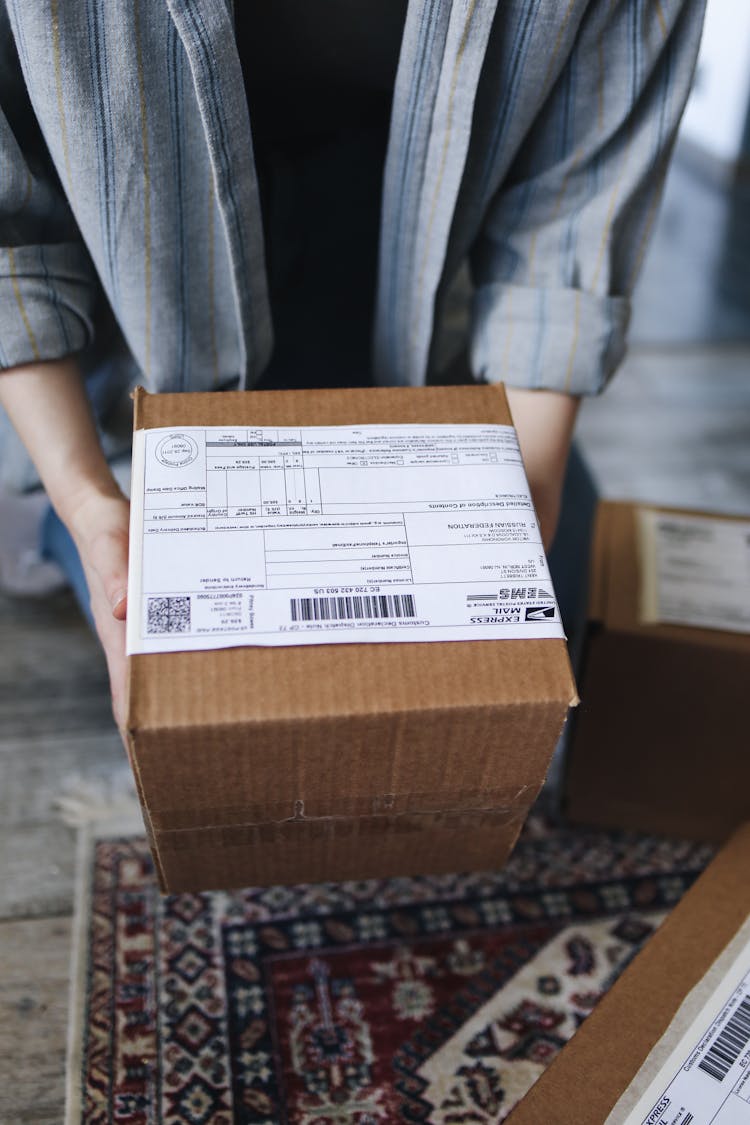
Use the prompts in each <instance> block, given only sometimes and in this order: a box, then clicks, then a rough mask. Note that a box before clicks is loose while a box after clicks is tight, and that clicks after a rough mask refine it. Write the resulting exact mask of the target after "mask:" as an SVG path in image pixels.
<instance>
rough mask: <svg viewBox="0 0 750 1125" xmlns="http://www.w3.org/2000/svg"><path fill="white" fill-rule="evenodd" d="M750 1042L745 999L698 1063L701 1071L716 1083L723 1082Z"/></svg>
mask: <svg viewBox="0 0 750 1125" xmlns="http://www.w3.org/2000/svg"><path fill="white" fill-rule="evenodd" d="M748 1041H750V998H748V997H746V998H745V999H744V1000H743V1001H742V1003H741V1004H740V1006H739V1008H738V1009H737V1011H736V1012H735V1013H734V1015H733V1016H732V1018H731V1019H730V1021H729V1023H728V1024H727V1025H726V1027H725V1028H724V1030H723V1031H722V1033H721V1035H719V1036H718V1038H717V1039H716V1040H715V1041H714V1042H713V1043H712V1044H711V1047H710V1049H709V1051H708V1053H707V1054H706V1057H705V1058H704V1059H701V1061H700V1062H699V1063H698V1066H699V1068H700V1069H701V1070H704V1071H705V1072H706V1074H710V1075H711V1077H712V1078H715V1079H716V1081H717V1082H723V1081H724V1078H725V1076H726V1074H727V1071H728V1070H729V1068H730V1067H731V1065H732V1063H733V1062H735V1061H736V1060H737V1057H738V1055H739V1053H740V1051H741V1050H742V1048H743V1047H746V1046H747V1044H748Z"/></svg>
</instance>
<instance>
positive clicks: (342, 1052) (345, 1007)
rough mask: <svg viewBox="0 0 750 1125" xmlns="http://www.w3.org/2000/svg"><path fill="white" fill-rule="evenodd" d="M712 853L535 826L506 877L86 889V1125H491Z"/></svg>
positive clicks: (128, 854)
mask: <svg viewBox="0 0 750 1125" xmlns="http://www.w3.org/2000/svg"><path fill="white" fill-rule="evenodd" d="M710 858H711V849H709V848H707V847H705V846H700V845H696V844H689V843H684V842H670V841H665V840H658V839H655V838H652V837H639V836H634V835H629V834H622V833H620V834H605V833H581V832H571V831H556V830H550V829H545V828H543V827H542V826H541V825H540V824H539V823H532V825H531V827H530V829H528V830H527V831H526V833H525V834H524V836H523V837H522V839H521V841H520V842H519V844H518V846H517V848H516V851H515V853H514V855H513V856H512V857H511V860H510V861H509V863H508V864H507V866H506V867H505V869H504V870H503V871H501V872H499V873H480V874H468V875H451V876H440V877H431V878H428V877H424V878H409V879H406V878H402V879H389V880H384V881H381V882H379V881H368V882H363V883H353V882H351V883H342V884H333V883H329V884H318V885H314V886H313V885H309V886H294V887H271V888H265V889H263V888H254V889H250V890H245V891H239V892H236V893H231V894H230V893H209V894H200V895H176V896H170V897H166V898H162V897H161V896H160V895H159V893H158V890H157V887H156V882H155V878H154V874H153V870H152V866H151V860H150V857H149V852H148V848H147V846H146V843H145V841H144V840H143V839H140V838H133V839H118V840H105V841H100V842H98V843H97V844H96V845H95V854H94V856H93V867H92V872H91V878H92V888H91V918H90V930H89V950H88V957H89V964H88V974H87V983H86V987H87V997H86V1003H85V1007H84V1009H83V1015H84V1028H85V1031H84V1032H83V1034H84V1036H85V1040H84V1045H83V1067H82V1074H81V1083H82V1102H81V1104H82V1106H83V1116H82V1120H83V1121H84V1122H86V1125H94V1123H95V1125H277V1123H283V1122H289V1123H294V1125H378V1123H389V1122H393V1123H399V1122H405V1123H413V1125H415V1123H430V1125H490V1123H495V1122H500V1121H503V1120H504V1119H505V1117H507V1115H508V1114H509V1113H510V1111H511V1110H512V1108H513V1106H514V1105H515V1104H516V1103H517V1102H518V1101H519V1100H520V1099H521V1098H522V1097H523V1095H524V1094H525V1093H526V1091H527V1090H528V1089H529V1088H530V1086H531V1085H532V1084H533V1083H534V1082H535V1081H536V1079H537V1078H538V1077H539V1075H540V1074H541V1073H542V1071H543V1069H544V1067H545V1066H547V1065H548V1063H549V1062H550V1061H551V1059H552V1058H554V1056H555V1054H556V1053H557V1052H558V1051H559V1050H560V1048H561V1047H562V1046H563V1044H564V1043H565V1042H566V1041H567V1040H568V1039H569V1038H570V1036H571V1035H573V1033H574V1032H575V1030H576V1029H577V1027H578V1026H579V1025H580V1024H581V1022H582V1021H583V1020H584V1019H585V1018H586V1016H587V1014H588V1013H589V1012H590V1011H591V1009H592V1008H593V1006H594V1005H595V1004H596V1002H597V1000H598V999H599V997H600V996H601V995H602V994H603V993H604V992H605V991H606V989H607V988H608V987H609V986H610V985H611V984H612V982H613V981H614V979H615V978H616V977H617V975H618V974H619V973H620V972H621V971H622V969H623V967H624V966H625V965H626V964H627V962H628V961H629V960H630V959H631V958H632V957H633V955H634V954H635V953H637V951H638V950H639V948H640V947H641V946H642V944H643V943H644V942H645V941H646V940H647V939H648V937H649V936H650V934H651V933H653V931H654V929H655V928H656V926H658V924H659V923H660V922H661V920H662V919H663V918H664V917H665V915H666V913H667V912H668V911H669V910H670V909H671V907H672V906H673V905H674V904H675V903H676V902H677V901H678V900H679V898H680V897H681V896H682V894H683V893H684V892H685V890H687V888H688V887H689V886H690V884H691V883H692V881H693V880H694V879H695V877H696V876H697V875H698V874H699V873H700V872H701V871H702V869H703V868H704V867H705V865H706V864H707V862H708V861H709V859H710Z"/></svg>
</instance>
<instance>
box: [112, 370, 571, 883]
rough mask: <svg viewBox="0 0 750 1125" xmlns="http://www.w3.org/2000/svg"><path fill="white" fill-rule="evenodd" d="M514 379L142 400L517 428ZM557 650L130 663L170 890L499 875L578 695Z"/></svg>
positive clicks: (225, 413)
mask: <svg viewBox="0 0 750 1125" xmlns="http://www.w3.org/2000/svg"><path fill="white" fill-rule="evenodd" d="M509 421H510V417H509V414H508V409H507V403H506V400H505V395H504V392H503V390H502V388H497V387H482V386H476V387H443V388H419V389H411V388H398V389H395V388H383V389H358V390H327V391H317V390H316V391H265V392H249V393H226V394H186V395H169V394H162V395H154V396H151V395H147V394H145V393H144V392H142V391H140V392H138V393H137V395H136V414H135V425H136V428H142V427H159V426H186V425H195V424H200V425H227V424H230V423H231V424H233V425H251V424H252V425H319V424H331V425H334V424H355V423H397V422H421V423H426V422H433V423H446V422H447V423H450V422H455V423H473V422H477V423H479V422H482V423H487V422H492V423H500V424H502V423H508V422H509ZM574 694H575V689H574V685H573V682H572V678H571V672H570V667H569V663H568V659H567V653H566V649H565V644H564V642H563V641H562V640H535V641H525V640H520V641H516V640H511V641H469V642H454V643H434V644H433V643H413V644H412V643H399V644H392V645H390V644H382V643H381V644H355V645H348V644H343V645H339V644H333V645H314V646H303V647H288V648H262V647H247V648H235V649H223V650H217V651H209V652H185V653H162V654H159V655H153V654H152V655H138V656H133V657H131V658H130V660H129V711H128V734H129V741H130V752H131V760H132V765H133V769H134V772H135V775H136V779H137V783H138V788H139V793H140V796H141V801H142V805H143V808H144V814H145V818H146V821H147V828H148V830H149V833H150V837H151V842H152V846H153V851H154V856H155V860H156V864H157V867H158V871H159V877H160V880H161V885H162V888H164V889H165V890H169V891H181V890H188V889H199V888H210V887H226V886H237V885H243V884H244V885H247V884H262V883H274V882H292V881H307V880H321V879H349V878H361V877H370V876H372V877H376V876H388V875H395V874H405V873H410V874H412V873H419V872H423V873H426V872H440V871H449V870H462V869H476V868H488V867H498V866H500V865H501V864H502V863H503V861H504V859H505V857H506V856H507V854H508V852H509V851H510V849H511V848H512V846H513V843H514V842H515V839H516V836H517V834H518V832H519V830H520V827H521V825H522V823H523V820H524V817H525V814H526V812H527V810H528V808H529V806H530V804H531V803H532V801H533V799H534V797H535V796H536V794H537V792H538V790H539V788H540V786H541V784H542V781H543V779H544V776H545V773H546V770H547V767H548V764H549V760H550V756H551V754H552V751H553V749H554V746H555V742H556V739H557V737H558V735H559V732H560V728H561V726H562V723H563V721H564V719H565V715H566V712H567V708H568V706H569V704H570V703H571V701H572V700H573V698H574Z"/></svg>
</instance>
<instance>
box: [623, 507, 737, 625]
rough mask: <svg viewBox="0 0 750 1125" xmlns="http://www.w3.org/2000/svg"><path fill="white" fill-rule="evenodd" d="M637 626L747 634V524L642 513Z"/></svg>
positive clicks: (647, 510)
mask: <svg viewBox="0 0 750 1125" xmlns="http://www.w3.org/2000/svg"><path fill="white" fill-rule="evenodd" d="M638 519H639V532H640V544H641V579H642V580H641V620H642V621H643V623H644V624H656V623H658V622H663V623H665V624H672V625H692V626H696V627H698V628H702V629H724V630H727V631H729V632H733V633H750V522H748V521H747V520H728V519H721V518H719V517H714V516H693V515H688V514H681V513H670V512H659V511H655V510H653V509H651V508H641V509H639V512H638Z"/></svg>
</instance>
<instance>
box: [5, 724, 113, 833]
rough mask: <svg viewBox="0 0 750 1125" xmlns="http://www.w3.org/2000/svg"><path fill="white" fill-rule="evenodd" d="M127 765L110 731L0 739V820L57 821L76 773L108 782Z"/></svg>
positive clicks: (88, 780)
mask: <svg viewBox="0 0 750 1125" xmlns="http://www.w3.org/2000/svg"><path fill="white" fill-rule="evenodd" d="M127 769H128V761H127V756H126V754H125V750H124V747H123V745H122V743H121V741H120V736H119V734H118V733H117V731H116V730H115V729H114V724H112V729H111V730H104V731H101V732H97V733H94V732H91V731H84V732H83V733H81V734H73V735H70V734H57V733H42V734H38V735H28V736H26V737H22V736H18V737H9V738H2V739H0V776H2V779H3V783H2V786H0V824H1V825H3V826H5V827H10V826H12V825H17V824H24V823H26V822H28V821H34V822H36V823H43V822H45V821H46V822H48V823H56V822H58V821H59V819H60V814H59V811H58V809H57V805H56V802H57V800H58V798H59V797H60V796H61V794H62V793H63V792H64V791H68V787H69V786H70V785H71V784H72V783H73V782H74V781H75V779H76V778H80V779H81V780H83V781H85V782H86V783H94V784H97V783H98V784H100V785H106V783H107V782H108V781H109V780H110V779H111V777H112V774H113V772H115V771H120V772H123V773H124V772H125V771H126V770H127Z"/></svg>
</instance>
